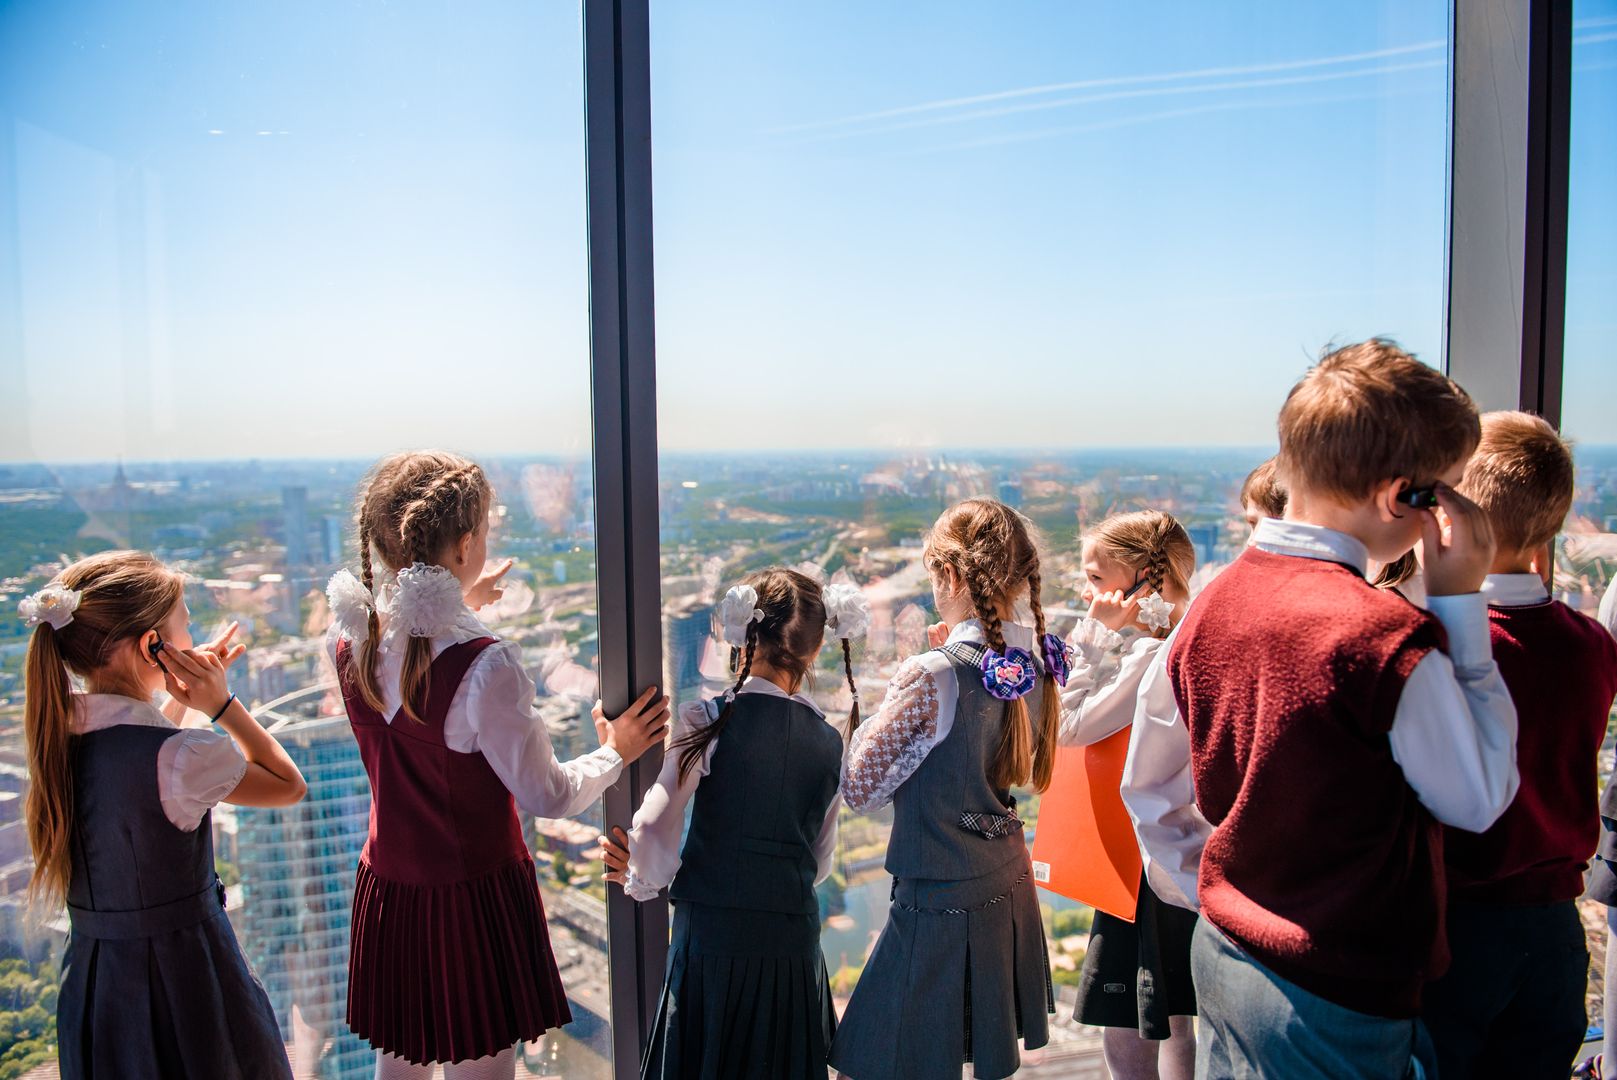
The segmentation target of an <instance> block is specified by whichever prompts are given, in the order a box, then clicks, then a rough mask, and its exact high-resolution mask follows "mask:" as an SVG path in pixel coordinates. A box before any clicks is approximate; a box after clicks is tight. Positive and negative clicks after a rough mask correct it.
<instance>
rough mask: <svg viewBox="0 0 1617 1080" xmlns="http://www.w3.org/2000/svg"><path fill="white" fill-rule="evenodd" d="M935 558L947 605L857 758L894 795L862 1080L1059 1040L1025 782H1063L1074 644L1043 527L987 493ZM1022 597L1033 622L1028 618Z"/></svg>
mask: <svg viewBox="0 0 1617 1080" xmlns="http://www.w3.org/2000/svg"><path fill="white" fill-rule="evenodd" d="M923 559H924V560H925V564H926V568H927V570H928V572H929V573H930V575H931V578H932V593H933V599H934V602H935V603H936V605H937V611H938V615H939V616H940V617H941V618H942V620H943V626H942V627H941V628H935V629H936V631H937V632H936V633H935V634H934V635H933V639H932V641H933V644H934V646H935V647H934V648H933V649H931V650H930V651H928V652H925V653H922V654H921V655H919V656H914V657H911V658H910V659H909V660H907V661H905V662H904V663H903V664H902V665H900V667H899V669H898V671H897V673H896V674H895V675H894V676H893V680H892V682H891V683H890V684H889V685H888V688H887V696H886V698H885V699H884V700H883V702H882V707H881V709H880V710H879V711H878V712H877V713H876V715H874V716H872V717H870V718H869V719H868V720H866V721H865V722H864V723H863V724H861V725H860V727H859V729H858V731H857V732H855V733H854V736H853V739H852V740H851V741H850V743H849V747H848V752H847V756H846V759H845V761H844V763H843V773H842V797H843V799H844V801H846V802H847V804H848V805H849V806H850V807H852V808H854V809H855V810H861V811H869V810H875V809H877V808H878V807H881V806H884V805H886V804H887V803H889V802H891V803H892V804H893V829H892V835H891V839H890V840H889V842H888V848H887V870H888V872H889V873H891V874H892V875H893V902H892V906H891V908H890V909H889V912H888V917H887V925H886V927H885V928H884V929H883V930H882V932H881V936H880V937H879V938H878V939H877V942H876V947H875V950H874V951H873V952H872V953H871V956H870V959H869V961H868V962H867V963H866V965H865V970H864V974H863V975H862V976H861V978H860V980H859V985H858V986H857V987H856V988H855V990H854V993H853V997H852V999H851V1000H850V1001H849V1002H848V1007H847V1010H846V1012H844V1014H843V1017H842V1026H841V1027H840V1028H838V1030H837V1036H836V1040H835V1042H834V1043H833V1045H832V1048H831V1065H832V1066H833V1067H834V1068H836V1069H837V1070H838V1071H840V1072H841V1073H842V1075H843V1076H846V1077H851V1078H852V1080H897V1078H914V1080H930V1078H933V1077H940V1076H959V1075H960V1070H961V1068H962V1066H963V1065H965V1064H966V1063H967V1062H970V1063H971V1064H972V1066H973V1071H974V1073H975V1075H976V1076H978V1077H981V1078H983V1080H991V1078H996V1077H1005V1076H1009V1075H1011V1074H1012V1073H1014V1072H1016V1070H1017V1068H1018V1067H1019V1066H1020V1063H1021V1053H1020V1048H1019V1047H1018V1045H1017V1043H1018V1040H1019V1039H1020V1041H1021V1043H1022V1044H1023V1045H1024V1046H1025V1047H1026V1048H1028V1049H1030V1050H1031V1049H1035V1048H1037V1047H1040V1046H1043V1045H1044V1044H1045V1043H1046V1042H1048V1041H1049V1014H1050V1013H1051V1012H1052V1011H1053V1010H1054V1000H1053V998H1052V996H1051V983H1050V965H1049V957H1048V954H1047V952H1046V949H1045V942H1044V927H1043V924H1042V922H1041V919H1040V915H1039V902H1038V898H1037V896H1036V895H1035V893H1034V885H1033V877H1032V864H1031V862H1030V861H1029V858H1028V852H1027V845H1026V842H1025V840H1024V837H1023V826H1022V821H1021V819H1020V818H1018V817H1017V814H1016V800H1015V798H1014V797H1013V796H1012V795H1011V789H1012V788H1018V787H1032V788H1033V789H1034V790H1036V791H1043V790H1044V789H1045V788H1046V787H1048V786H1049V783H1050V775H1051V771H1052V769H1053V767H1054V758H1055V751H1056V735H1057V730H1058V726H1059V721H1060V705H1061V703H1060V699H1059V686H1058V681H1059V679H1061V678H1064V677H1065V675H1066V671H1065V668H1066V662H1067V661H1066V646H1065V645H1064V644H1063V643H1062V642H1061V640H1060V639H1059V638H1057V637H1055V636H1054V635H1052V634H1047V633H1046V632H1045V624H1044V607H1043V604H1042V603H1041V597H1040V595H1039V593H1040V569H1039V549H1038V546H1037V543H1036V542H1035V540H1034V536H1033V531H1032V528H1031V526H1029V524H1028V523H1027V521H1025V520H1024V519H1023V518H1022V517H1021V516H1020V515H1019V514H1017V513H1016V511H1014V510H1012V509H1011V508H1010V507H1008V506H1006V505H1004V504H1003V503H1000V502H995V501H993V500H991V499H968V500H966V501H965V502H962V503H958V504H956V505H955V506H952V507H950V508H949V509H948V510H946V511H944V512H943V515H942V516H941V517H939V518H938V520H937V522H936V524H934V525H933V526H932V529H931V531H930V532H929V533H928V535H927V538H926V544H925V546H924V548H923ZM1022 611H1026V612H1027V613H1028V614H1030V615H1031V622H1032V624H1033V625H1032V626H1031V627H1030V626H1028V625H1027V623H1026V622H1024V621H1023V620H1022V618H1021V617H1019V613H1020V612H1022Z"/></svg>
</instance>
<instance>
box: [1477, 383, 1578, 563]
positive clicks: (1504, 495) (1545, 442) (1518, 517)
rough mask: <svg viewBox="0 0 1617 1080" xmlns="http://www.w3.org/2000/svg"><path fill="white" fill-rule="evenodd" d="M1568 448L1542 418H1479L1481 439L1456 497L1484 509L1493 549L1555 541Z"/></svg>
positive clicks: (1570, 474) (1568, 492)
mask: <svg viewBox="0 0 1617 1080" xmlns="http://www.w3.org/2000/svg"><path fill="white" fill-rule="evenodd" d="M1576 484H1577V475H1576V471H1575V470H1574V468H1573V465H1572V448H1571V447H1569V446H1568V445H1567V443H1566V440H1564V439H1562V438H1561V436H1560V434H1559V433H1557V432H1556V430H1555V429H1554V428H1553V427H1551V426H1550V424H1549V421H1547V420H1545V419H1544V418H1543V417H1539V416H1534V415H1533V414H1532V413H1525V412H1491V413H1484V414H1483V416H1482V441H1481V442H1479V443H1478V444H1477V452H1476V453H1475V454H1473V455H1472V456H1471V460H1470V461H1468V462H1467V463H1466V466H1465V476H1464V478H1463V479H1461V481H1460V494H1462V495H1464V496H1465V497H1466V498H1468V499H1470V500H1472V501H1473V502H1475V503H1476V504H1477V505H1478V506H1480V507H1482V509H1483V510H1485V511H1487V514H1488V520H1489V521H1490V522H1492V523H1493V531H1494V536H1495V537H1497V538H1498V540H1499V550H1500V551H1508V552H1520V551H1531V550H1536V549H1538V548H1541V547H1543V546H1544V545H1545V544H1548V543H1549V542H1550V541H1551V540H1554V539H1555V534H1556V533H1558V532H1560V531H1561V526H1562V525H1563V524H1564V523H1565V522H1566V516H1567V514H1568V513H1569V512H1570V511H1571V510H1572V496H1573V494H1574V491H1575V489H1576Z"/></svg>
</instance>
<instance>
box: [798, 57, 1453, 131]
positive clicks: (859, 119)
mask: <svg viewBox="0 0 1617 1080" xmlns="http://www.w3.org/2000/svg"><path fill="white" fill-rule="evenodd" d="M1447 46H1448V42H1447V41H1444V40H1436V41H1422V42H1418V43H1415V44H1412V45H1395V46H1391V47H1389V48H1385V49H1374V50H1372V51H1370V52H1360V53H1343V54H1341V55H1338V56H1318V57H1313V58H1311V59H1306V60H1279V61H1275V62H1273V63H1267V64H1245V65H1240V66H1236V67H1213V68H1197V69H1194V70H1188V71H1165V72H1156V73H1152V74H1146V75H1116V76H1111V77H1107V78H1100V79H1079V80H1077V81H1075V82H1060V83H1047V84H1045V85H1042V86H1024V87H1019V88H1017V89H1012V90H998V91H995V92H993V93H988V94H974V95H971V96H968V97H957V98H943V99H940V100H938V101H925V102H921V103H919V104H916V105H902V106H898V107H896V108H891V109H880V110H877V111H875V112H867V113H858V114H855V115H852V116H838V117H833V118H832V119H829V120H813V121H809V122H806V123H801V124H788V125H785V126H783V127H776V128H770V129H768V130H767V131H766V134H770V135H784V134H789V133H792V132H798V131H811V130H815V129H819V128H828V127H840V126H843V125H846V124H857V123H865V122H869V121H871V120H885V119H889V118H891V117H895V116H908V115H910V114H912V113H922V112H935V111H938V110H942V109H955V108H960V107H962V106H967V105H983V104H986V103H988V102H991V101H1005V100H1007V99H1010V98H1019V97H1034V96H1037V95H1039V94H1055V93H1061V92H1063V91H1067V90H1093V89H1097V88H1099V87H1102V86H1128V85H1131V84H1136V83H1153V82H1175V81H1178V80H1182V79H1206V78H1219V77H1223V76H1227V75H1257V74H1261V73H1263V72H1267V71H1294V70H1296V69H1298V68H1310V67H1323V66H1326V65H1330V64H1352V63H1357V62H1359V61H1361V60H1384V59H1387V58H1389V57H1393V56H1407V55H1409V54H1411V53H1419V52H1429V51H1430V50H1432V49H1444V48H1447Z"/></svg>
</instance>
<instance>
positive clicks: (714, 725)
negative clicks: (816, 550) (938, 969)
mask: <svg viewBox="0 0 1617 1080" xmlns="http://www.w3.org/2000/svg"><path fill="white" fill-rule="evenodd" d="M719 610H720V614H721V618H722V621H723V624H724V634H725V639H726V640H727V641H729V642H730V643H731V645H732V646H733V647H736V648H740V649H741V650H743V655H742V658H741V662H740V672H739V674H738V675H737V677H736V682H735V685H734V686H733V687H731V688H730V689H729V690H727V691H726V692H725V694H724V696H723V697H722V698H719V699H716V700H710V701H693V702H688V703H687V704H686V705H685V706H684V707H683V708H682V709H681V710H680V713H679V719H678V721H677V722H676V723H675V730H674V740H673V744H672V747H671V748H670V752H669V754H668V756H667V757H666V758H664V759H663V767H662V772H661V773H660V774H659V775H658V777H657V783H656V784H655V785H654V786H653V787H652V788H651V790H650V791H648V792H646V798H645V801H644V802H642V803H641V804H640V809H639V810H637V811H636V812H635V815H634V827H633V829H632V830H631V831H630V833H629V836H628V837H627V838H624V836H623V830H622V829H617V830H615V832H616V834H617V836H618V838H619V839H620V840H624V841H625V842H624V844H623V845H622V846H620V845H618V844H614V843H612V841H610V840H608V839H607V838H606V837H602V838H601V846H602V849H603V850H604V852H605V853H606V861H607V865H608V867H610V872H609V873H608V874H607V880H608V881H616V882H618V883H619V884H621V885H622V886H623V890H624V892H626V893H628V894H629V895H630V896H632V897H634V898H635V899H636V900H650V899H652V898H654V897H655V896H656V895H657V893H658V891H659V890H661V889H663V888H667V889H668V895H669V898H670V899H671V900H672V901H673V902H674V932H673V943H672V945H671V946H670V949H669V953H668V976H667V980H666V982H665V983H664V985H663V994H662V1003H661V1004H660V1005H659V1006H658V1009H657V1019H656V1021H655V1023H654V1027H653V1030H652V1033H651V1042H650V1045H649V1046H647V1048H646V1054H645V1058H644V1059H643V1061H642V1063H641V1067H640V1075H641V1076H642V1077H643V1078H645V1080H651V1078H653V1077H656V1078H659V1080H661V1078H667V1080H677V1078H680V1077H687V1076H733V1077H758V1078H759V1080H788V1078H791V1080H809V1078H810V1077H813V1078H815V1080H824V1077H825V1058H826V1053H827V1052H828V1051H829V1050H830V1048H831V1035H832V1032H833V1031H835V1029H836V1017H835V1014H834V1012H833V1011H832V1008H831V986H830V980H829V978H828V976H827V974H826V969H825V959H824V957H823V956H822V955H821V954H820V907H819V903H818V901H817V900H816V898H815V895H814V886H815V885H816V884H818V883H819V882H820V881H823V880H824V879H825V877H826V876H827V875H828V874H829V873H830V872H831V857H832V854H833V853H834V851H835V849H836V839H837V810H838V808H839V806H840V800H838V798H837V783H838V773H839V771H840V769H841V767H842V736H841V735H840V734H838V732H837V730H836V729H835V728H833V727H832V726H831V725H830V724H828V723H827V722H826V720H825V716H824V714H823V713H821V712H820V710H819V708H818V707H817V706H816V705H815V704H814V702H813V700H812V699H810V698H809V697H808V696H807V695H805V694H803V693H801V692H800V691H801V689H802V686H803V682H804V680H805V679H806V678H807V677H808V674H809V671H810V670H811V669H812V668H813V666H814V661H815V658H816V657H817V656H818V655H819V652H820V645H821V643H822V642H823V641H824V640H825V634H826V632H827V630H829V631H830V632H831V633H833V634H836V635H837V636H838V637H840V638H841V639H842V643H843V658H844V664H845V665H846V670H847V675H848V685H849V686H850V687H853V686H854V680H853V664H852V661H851V660H850V659H849V656H850V653H849V652H848V642H849V639H850V638H854V637H858V636H860V635H862V634H863V633H864V630H865V627H866V625H868V623H869V620H870V607H869V605H868V604H867V603H865V601H864V598H863V596H862V595H861V594H860V592H859V590H858V589H856V588H854V587H853V586H851V585H833V586H831V587H830V588H829V589H827V590H825V592H824V593H822V591H821V589H820V586H819V584H818V583H817V582H816V581H815V580H814V579H813V578H811V577H807V576H805V575H803V574H800V573H798V572H797V571H795V570H787V569H784V568H782V567H772V568H770V569H768V570H763V571H760V572H758V573H756V574H750V575H748V576H747V577H746V579H745V580H743V581H742V583H741V584H740V585H739V586H737V587H735V588H732V589H731V590H730V591H729V593H728V594H726V596H725V598H724V603H723V604H721V605H720V609H719ZM855 701H856V702H857V697H856V698H855ZM854 708H855V715H857V710H858V706H857V704H856V705H855V707H854ZM692 796H694V797H695V808H694V809H693V810H692V812H691V824H690V830H689V832H688V833H686V835H685V838H684V842H683V845H682V844H681V841H680V832H681V830H682V828H683V826H684V824H685V808H686V806H687V805H688V804H690V802H691V801H692ZM631 852H632V853H633V854H632V855H631V854H630V853H631Z"/></svg>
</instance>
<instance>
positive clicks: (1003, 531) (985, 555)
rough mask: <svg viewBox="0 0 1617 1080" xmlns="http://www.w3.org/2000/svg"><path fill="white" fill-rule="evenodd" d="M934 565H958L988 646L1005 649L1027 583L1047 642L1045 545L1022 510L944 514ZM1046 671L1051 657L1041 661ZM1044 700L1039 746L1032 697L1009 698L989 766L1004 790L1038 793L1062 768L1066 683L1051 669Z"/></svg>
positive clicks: (930, 544) (972, 502)
mask: <svg viewBox="0 0 1617 1080" xmlns="http://www.w3.org/2000/svg"><path fill="white" fill-rule="evenodd" d="M922 556H923V558H924V559H925V560H926V566H927V569H928V570H930V571H934V572H935V571H936V570H938V569H939V568H941V567H943V566H950V567H953V568H954V571H955V573H957V574H959V575H960V578H961V580H962V581H963V582H965V586H966V590H967V593H968V595H969V596H970V597H971V603H972V607H973V608H975V609H976V612H977V618H978V619H979V620H981V622H982V624H983V630H984V632H985V636H986V637H987V639H988V647H989V648H990V649H993V650H994V651H995V652H998V653H1004V652H1005V634H1004V631H1003V629H1002V628H1001V625H1000V617H999V609H1000V608H1001V607H1003V606H1007V605H1009V604H1010V603H1012V602H1014V601H1015V600H1016V598H1017V597H1018V596H1020V595H1021V593H1022V590H1023V589H1024V588H1025V589H1026V590H1027V593H1028V603H1029V605H1030V606H1031V607H1032V609H1033V623H1034V626H1033V632H1034V635H1035V637H1036V639H1037V640H1036V641H1035V642H1034V645H1033V651H1034V652H1035V654H1038V653H1040V651H1041V649H1042V646H1043V641H1044V633H1045V626H1044V605H1043V603H1042V602H1041V600H1040V598H1039V588H1040V584H1041V581H1040V576H1039V547H1038V543H1037V541H1036V540H1035V538H1034V532H1033V528H1032V526H1031V525H1029V524H1028V522H1027V521H1026V520H1025V519H1024V518H1023V517H1022V515H1020V514H1018V513H1017V512H1016V511H1015V510H1012V509H1011V508H1010V507H1008V506H1006V505H1005V504H1004V503H1002V502H997V501H996V500H993V499H967V500H965V501H964V502H959V503H956V504H955V505H953V506H951V507H949V509H947V510H945V511H944V512H943V515H942V516H941V517H939V518H938V520H937V522H936V523H935V524H934V525H933V526H932V531H931V532H929V533H927V537H926V545H925V547H924V548H923V549H922ZM1038 663H1039V666H1040V668H1041V669H1042V668H1044V667H1045V664H1044V660H1043V657H1042V656H1040V657H1039V659H1038ZM1041 677H1042V679H1043V689H1042V694H1041V696H1040V703H1039V730H1038V740H1037V744H1036V745H1035V743H1034V737H1033V728H1032V721H1031V719H1030V718H1029V716H1028V711H1027V701H1026V700H1025V699H1023V698H1017V699H1016V700H1015V701H1007V702H1006V703H1005V714H1004V728H1003V730H1002V731H1001V733H1000V742H999V747H998V749H997V750H996V752H995V754H994V761H993V765H992V767H991V769H990V770H989V780H990V781H992V782H993V784H994V786H996V787H1001V788H1011V787H1017V786H1018V785H1021V784H1026V783H1029V782H1031V783H1032V785H1033V789H1034V790H1035V791H1043V790H1044V789H1045V788H1047V787H1049V786H1050V777H1051V775H1052V774H1053V773H1054V771H1055V757H1056V733H1057V730H1058V728H1059V727H1060V724H1061V698H1060V693H1061V692H1060V688H1059V687H1058V686H1056V681H1055V676H1054V675H1053V674H1052V673H1051V672H1050V671H1049V670H1044V671H1043V674H1042V676H1041Z"/></svg>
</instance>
